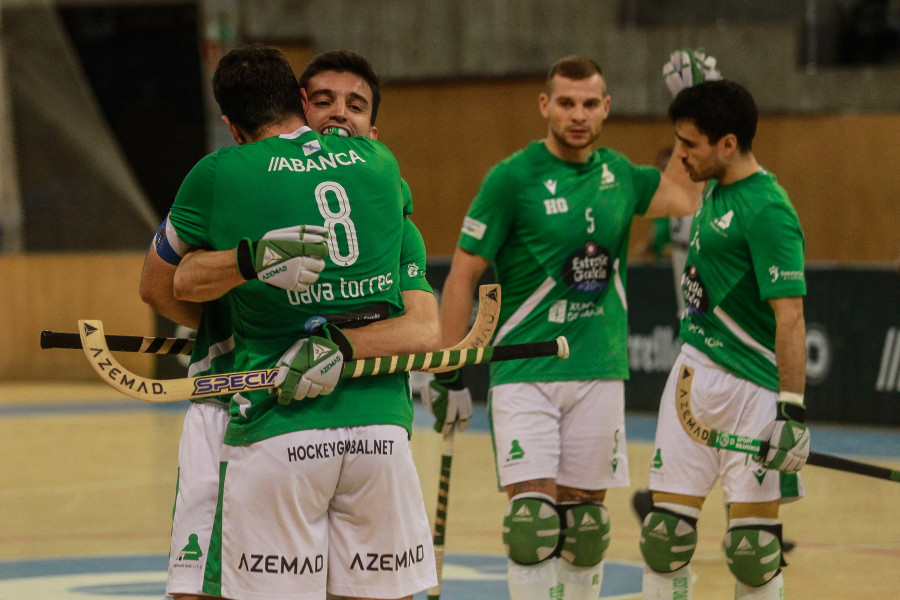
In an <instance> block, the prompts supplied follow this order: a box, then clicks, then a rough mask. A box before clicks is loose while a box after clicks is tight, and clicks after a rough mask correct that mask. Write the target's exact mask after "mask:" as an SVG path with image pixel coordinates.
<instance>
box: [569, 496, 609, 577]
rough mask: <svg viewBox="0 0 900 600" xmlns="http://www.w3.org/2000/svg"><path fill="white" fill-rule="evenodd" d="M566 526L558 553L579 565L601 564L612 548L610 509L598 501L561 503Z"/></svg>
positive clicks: (591, 565)
mask: <svg viewBox="0 0 900 600" xmlns="http://www.w3.org/2000/svg"><path fill="white" fill-rule="evenodd" d="M559 511H560V513H562V515H563V520H564V525H565V528H564V529H563V530H562V548H561V550H560V553H559V556H560V558H562V559H563V560H565V561H566V562H568V563H571V564H573V565H575V566H576V567H593V566H595V565H598V564H600V561H602V560H603V556H604V555H605V554H606V550H607V549H608V548H609V511H608V510H606V507H605V506H603V505H602V504H600V503H599V502H585V503H584V504H566V505H561V506H559Z"/></svg>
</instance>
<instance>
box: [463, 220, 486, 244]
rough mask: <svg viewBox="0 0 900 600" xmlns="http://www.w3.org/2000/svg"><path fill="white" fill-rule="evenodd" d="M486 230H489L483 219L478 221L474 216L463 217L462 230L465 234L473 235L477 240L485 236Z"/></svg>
mask: <svg viewBox="0 0 900 600" xmlns="http://www.w3.org/2000/svg"><path fill="white" fill-rule="evenodd" d="M485 231H487V225H485V224H484V223H482V222H481V221H476V220H475V219H473V218H472V217H466V218H465V219H463V225H462V232H463V233H464V234H465V235H468V236H471V237H473V238H475V239H476V240H480V239H481V238H483V237H484V232H485Z"/></svg>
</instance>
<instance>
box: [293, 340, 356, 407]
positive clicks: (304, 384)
mask: <svg viewBox="0 0 900 600" xmlns="http://www.w3.org/2000/svg"><path fill="white" fill-rule="evenodd" d="M321 333H322V335H321V336H318V335H313V336H310V337H308V338H302V339H300V340H297V341H296V342H294V344H293V345H292V346H291V347H290V348H288V350H287V352H285V353H284V354H283V355H282V357H281V358H280V359H279V360H278V364H277V365H276V368H277V369H278V373H277V374H276V375H275V388H276V390H277V392H278V402H279V404H290V403H291V401H292V400H303V399H304V398H315V397H316V396H325V395H327V394H330V393H331V392H333V391H334V388H335V386H336V385H337V384H338V381H340V379H341V372H342V371H343V370H344V362H345V361H347V360H350V359H352V358H353V352H354V350H353V344H351V343H350V340H349V339H348V338H347V336H346V335H344V332H342V331H341V330H340V328H339V327H337V326H336V325H334V324H332V323H326V324H325V325H324V326H323V327H322V329H321Z"/></svg>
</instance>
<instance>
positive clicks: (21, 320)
mask: <svg viewBox="0 0 900 600" xmlns="http://www.w3.org/2000/svg"><path fill="white" fill-rule="evenodd" d="M143 260H144V254H143V253H123V254H69V255H63V254H35V255H17V256H13V255H9V256H0V282H3V283H2V286H3V299H2V301H0V323H2V325H3V332H4V342H3V344H2V345H0V381H30V380H43V381H48V382H52V381H99V378H98V376H97V375H96V374H95V373H94V371H93V369H92V368H91V366H90V365H89V364H88V361H87V359H86V358H85V357H84V354H83V353H82V352H81V351H80V350H61V349H60V350H41V348H40V333H41V331H42V330H44V329H50V330H53V331H63V332H75V331H77V325H78V319H100V320H102V321H103V325H104V327H105V328H106V332H107V333H115V334H121V335H154V333H155V325H154V323H155V319H154V316H153V313H152V311H151V309H150V308H149V307H148V306H147V305H146V304H144V303H143V302H141V299H140V298H139V297H138V285H139V283H140V278H141V266H142V265H143ZM117 358H119V359H120V360H121V362H122V364H123V365H125V367H127V368H128V369H131V370H133V371H135V372H136V373H140V374H142V375H145V376H152V374H153V356H152V355H138V354H129V353H124V352H123V353H119V354H117Z"/></svg>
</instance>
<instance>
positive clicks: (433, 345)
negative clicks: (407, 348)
mask: <svg viewBox="0 0 900 600" xmlns="http://www.w3.org/2000/svg"><path fill="white" fill-rule="evenodd" d="M424 329H425V331H424V332H423V335H422V348H421V349H420V350H418V352H434V351H436V350H440V349H441V327H440V323H439V322H437V321H435V322H434V323H432V324H431V326H430V327H426V328H424Z"/></svg>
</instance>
